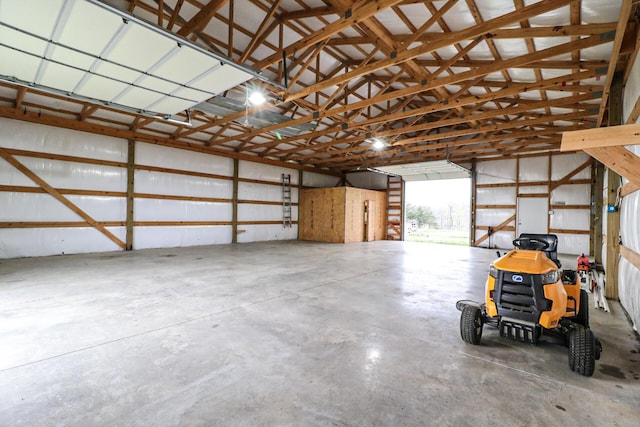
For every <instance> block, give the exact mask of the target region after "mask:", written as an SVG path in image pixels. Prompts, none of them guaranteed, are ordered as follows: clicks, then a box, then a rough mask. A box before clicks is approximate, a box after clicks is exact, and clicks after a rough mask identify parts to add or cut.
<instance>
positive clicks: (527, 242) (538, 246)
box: [513, 237, 549, 251]
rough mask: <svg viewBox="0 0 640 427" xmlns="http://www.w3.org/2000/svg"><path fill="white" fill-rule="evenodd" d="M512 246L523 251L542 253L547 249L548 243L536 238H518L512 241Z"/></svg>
mask: <svg viewBox="0 0 640 427" xmlns="http://www.w3.org/2000/svg"><path fill="white" fill-rule="evenodd" d="M513 246H515V247H516V248H518V249H523V250H530V251H544V250H546V249H547V248H548V247H549V243H548V242H545V241H544V240H540V239H536V238H529V237H518V238H517V239H515V240H514V241H513Z"/></svg>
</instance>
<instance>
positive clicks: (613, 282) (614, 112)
mask: <svg viewBox="0 0 640 427" xmlns="http://www.w3.org/2000/svg"><path fill="white" fill-rule="evenodd" d="M622 80H623V73H622V72H620V71H618V72H616V73H615V74H614V75H613V81H612V82H611V91H610V93H609V126H618V125H621V124H622V91H623V86H622V83H623V81H622ZM619 186H620V175H618V174H617V173H616V172H614V171H613V170H611V169H609V172H608V177H607V206H615V207H616V211H615V212H609V211H608V209H607V236H606V239H607V240H606V247H607V265H605V267H604V271H605V281H606V286H605V296H606V297H607V298H612V299H615V300H617V299H618V257H619V255H620V212H618V210H617V199H618V187H619Z"/></svg>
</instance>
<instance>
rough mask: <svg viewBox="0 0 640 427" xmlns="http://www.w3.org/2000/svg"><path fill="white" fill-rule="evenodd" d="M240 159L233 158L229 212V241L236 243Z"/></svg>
mask: <svg viewBox="0 0 640 427" xmlns="http://www.w3.org/2000/svg"><path fill="white" fill-rule="evenodd" d="M239 168H240V160H238V159H233V196H232V203H233V207H232V212H231V243H238V169H239Z"/></svg>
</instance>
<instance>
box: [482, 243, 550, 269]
mask: <svg viewBox="0 0 640 427" xmlns="http://www.w3.org/2000/svg"><path fill="white" fill-rule="evenodd" d="M493 266H494V267H495V268H497V269H498V270H503V271H512V272H518V273H528V274H544V273H548V272H550V271H553V270H557V269H558V266H557V265H556V264H555V263H554V262H553V261H551V260H550V259H549V258H548V257H547V255H546V254H545V253H544V252H542V251H530V250H522V249H514V250H512V251H510V252H508V253H506V254H505V255H504V256H502V257H500V258H498V259H497V260H495V261H494V262H493Z"/></svg>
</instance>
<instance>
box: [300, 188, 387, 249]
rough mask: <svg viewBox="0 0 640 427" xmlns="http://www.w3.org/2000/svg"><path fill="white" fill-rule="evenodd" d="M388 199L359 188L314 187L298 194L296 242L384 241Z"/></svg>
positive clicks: (379, 193) (374, 192)
mask: <svg viewBox="0 0 640 427" xmlns="http://www.w3.org/2000/svg"><path fill="white" fill-rule="evenodd" d="M386 201H387V196H386V194H385V193H384V192H382V191H375V190H363V189H360V188H351V187H337V188H314V189H306V190H302V191H301V192H300V205H299V208H298V211H299V215H300V222H299V230H300V231H299V237H298V238H299V239H301V240H317V241H320V242H333V243H353V242H371V241H373V240H383V239H385V238H386V229H387V223H386V221H387V217H386V215H385V211H386Z"/></svg>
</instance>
